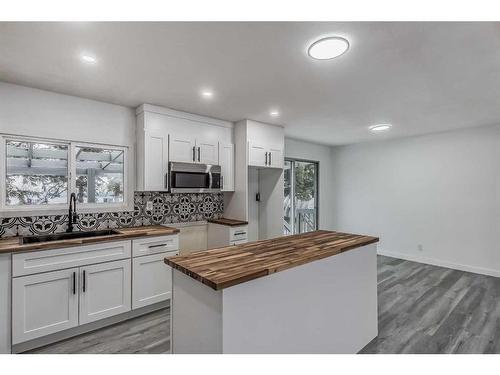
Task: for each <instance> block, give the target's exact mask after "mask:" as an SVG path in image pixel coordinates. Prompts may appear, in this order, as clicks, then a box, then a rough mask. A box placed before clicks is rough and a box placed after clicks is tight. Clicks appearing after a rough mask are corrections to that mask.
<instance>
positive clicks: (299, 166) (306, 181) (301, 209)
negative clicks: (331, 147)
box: [283, 159, 319, 235]
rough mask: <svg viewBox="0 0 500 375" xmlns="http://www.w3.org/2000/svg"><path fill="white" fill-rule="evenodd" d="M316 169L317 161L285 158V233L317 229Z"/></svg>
mask: <svg viewBox="0 0 500 375" xmlns="http://www.w3.org/2000/svg"><path fill="white" fill-rule="evenodd" d="M318 170H319V166H318V163H317V162H313V161H305V160H294V159H286V160H285V172H284V179H285V186H284V189H285V194H284V196H285V201H284V218H283V219H284V221H283V233H284V234H285V235H288V234H297V233H305V232H310V231H313V230H316V229H318Z"/></svg>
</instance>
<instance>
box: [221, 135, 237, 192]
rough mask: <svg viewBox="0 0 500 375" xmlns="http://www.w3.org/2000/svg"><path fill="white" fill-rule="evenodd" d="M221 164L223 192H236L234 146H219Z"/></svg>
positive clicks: (227, 144)
mask: <svg viewBox="0 0 500 375" xmlns="http://www.w3.org/2000/svg"><path fill="white" fill-rule="evenodd" d="M219 164H220V166H221V174H222V175H221V177H222V181H221V188H222V189H221V190H222V191H234V145H233V144H232V143H225V144H223V143H221V144H219Z"/></svg>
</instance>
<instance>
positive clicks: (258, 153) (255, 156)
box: [248, 142, 267, 167]
mask: <svg viewBox="0 0 500 375" xmlns="http://www.w3.org/2000/svg"><path fill="white" fill-rule="evenodd" d="M248 165H251V166H254V167H266V166H267V148H266V146H264V145H262V144H260V143H255V142H249V144H248Z"/></svg>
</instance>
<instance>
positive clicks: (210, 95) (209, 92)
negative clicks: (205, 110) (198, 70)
mask: <svg viewBox="0 0 500 375" xmlns="http://www.w3.org/2000/svg"><path fill="white" fill-rule="evenodd" d="M201 96H203V97H204V98H205V99H211V98H213V96H214V92H213V91H212V90H201Z"/></svg>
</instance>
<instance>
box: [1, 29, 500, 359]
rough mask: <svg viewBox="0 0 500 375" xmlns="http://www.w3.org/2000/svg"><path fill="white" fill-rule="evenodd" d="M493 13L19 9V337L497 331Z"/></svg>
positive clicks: (324, 340)
mask: <svg viewBox="0 0 500 375" xmlns="http://www.w3.org/2000/svg"><path fill="white" fill-rule="evenodd" d="M496 27H497V24H496V23H495V22H484V23H475V24H472V23H451V24H446V23H442V22H433V23H429V24H425V26H424V25H423V24H422V23H418V22H417V23H411V22H395V23H385V22H367V23H364V22H348V23H342V22H340V23H338V22H324V23H322V22H306V23H301V22H285V23H280V22H263V23H248V22H228V23H224V22H214V23H211V22H180V23H175V22H153V23H147V22H139V23H134V22H124V23H113V22H88V23H85V24H83V25H80V24H78V25H77V24H76V23H71V22H46V23H44V22H27V23H21V22H0V47H2V50H5V51H9V53H8V54H5V56H4V57H3V58H2V60H0V73H2V76H1V77H0V125H1V128H0V159H1V160H0V353H1V354H21V353H23V354H49V353H55V354H63V353H64V354H79V353H86V354H98V353H102V354H112V353H127V354H133V353H147V354H153V353H158V354H160V353H161V354H174V355H175V354H205V353H206V354H357V353H370V354H374V353H377V354H378V353H380V354H393V353H446V354H449V353H486V352H500V347H497V346H496V344H495V342H496V340H495V338H496V334H495V332H496V331H495V329H494V328H493V327H494V325H495V322H496V321H497V319H500V305H498V303H497V301H496V296H497V295H498V293H497V292H498V290H499V289H498V287H499V286H498V282H497V280H498V277H499V276H500V271H499V270H500V257H498V255H497V253H496V252H495V251H494V250H495V249H496V246H497V245H496V229H497V228H496V225H494V224H492V223H497V221H498V217H499V216H498V212H499V211H498V205H496V203H494V204H492V203H491V202H497V200H498V199H497V198H498V195H497V190H496V187H497V185H498V184H497V182H498V181H497V179H498V170H497V169H496V164H495V163H492V162H491V160H493V159H495V158H496V157H497V156H498V149H500V148H499V147H498V144H499V143H498V142H499V139H500V137H499V127H498V125H497V123H498V122H496V121H497V120H496V119H497V118H498V119H500V110H499V109H498V108H497V106H496V105H493V102H494V100H492V99H491V98H492V97H495V95H491V93H494V94H496V93H497V91H495V90H497V89H498V87H500V85H498V86H497V85H496V80H497V79H498V81H499V82H500V70H499V69H498V68H496V65H495V61H496V55H495V53H494V51H495V47H497V44H498V43H497V41H496V39H495V32H494V30H495V28H496ZM103 36H105V37H103ZM422 40H425V41H426V42H427V43H428V44H429V45H430V46H429V49H428V50H424V52H422V51H421V50H415V51H408V46H409V45H413V44H414V43H416V41H422ZM464 41H465V42H464ZM462 45H465V46H466V48H467V51H469V52H468V56H469V55H470V56H478V55H480V56H481V59H483V60H484V61H483V60H481V61H482V64H483V65H484V66H487V67H489V68H488V69H491V70H492V71H493V73H492V74H491V76H492V77H493V78H492V77H488V78H483V76H482V75H481V74H480V73H478V72H480V71H481V69H480V68H478V66H479V65H480V64H479V63H478V62H477V61H476V60H474V59H472V58H470V59H466V61H462V60H460V59H459V57H460V56H462V54H463V49H462ZM38 46H43V48H41V49H40V48H38ZM61 46H65V47H64V48H62V47H61ZM110 46H112V48H110ZM277 46H280V47H277ZM388 46H390V47H388ZM131 51H134V53H132V54H131ZM395 55H398V56H400V57H399V59H395V58H394V56H395ZM144 56H146V57H148V58H144ZM367 56H377V59H374V60H373V61H372V62H371V64H369V65H368V66H367V65H366V64H365V61H366V59H367ZM27 57H29V58H27ZM235 62H238V63H237V64H236V63H235ZM483 65H481V66H483ZM422 67H425V69H424V68H422ZM228 77H231V78H232V79H229V78H228ZM470 77H479V78H478V79H477V81H475V80H472V79H471V78H470ZM460 85H462V86H464V87H465V86H467V87H468V88H469V91H467V93H464V91H462V90H457V88H456V87H457V86H460ZM378 87H383V93H384V95H380V92H379V91H377V90H378V89H377V88H378ZM484 88H486V89H484ZM483 89H484V90H483ZM381 90H382V89H381ZM498 94H500V91H499V92H498ZM430 98H432V100H431V99H430ZM352 103H354V104H352ZM408 103H412V105H408ZM450 108H451V109H452V110H450ZM424 120H425V121H424ZM464 150H466V151H467V152H464ZM477 165H481V166H482V168H477ZM463 233H469V236H463ZM464 237H465V238H464ZM470 249H473V251H471V250H470ZM478 322H479V323H478Z"/></svg>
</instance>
